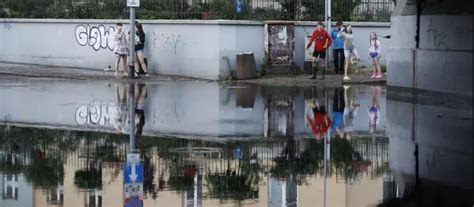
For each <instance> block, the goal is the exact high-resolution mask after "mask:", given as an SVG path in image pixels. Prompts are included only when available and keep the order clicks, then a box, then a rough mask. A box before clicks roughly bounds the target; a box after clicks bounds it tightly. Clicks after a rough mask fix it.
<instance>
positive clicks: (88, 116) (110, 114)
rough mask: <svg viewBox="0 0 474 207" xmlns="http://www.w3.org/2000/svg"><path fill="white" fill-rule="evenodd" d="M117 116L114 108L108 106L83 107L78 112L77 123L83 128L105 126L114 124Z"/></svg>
mask: <svg viewBox="0 0 474 207" xmlns="http://www.w3.org/2000/svg"><path fill="white" fill-rule="evenodd" d="M115 116H116V113H115V110H114V108H113V107H110V106H108V105H106V104H98V105H93V106H81V107H79V108H78V109H77V110H76V117H75V120H76V123H77V124H78V125H83V126H91V125H92V126H97V125H99V126H105V125H108V124H112V121H114V118H115Z"/></svg>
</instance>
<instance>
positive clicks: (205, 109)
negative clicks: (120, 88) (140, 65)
mask: <svg viewBox="0 0 474 207" xmlns="http://www.w3.org/2000/svg"><path fill="white" fill-rule="evenodd" d="M108 84H109V83H107V82H105V83H104V82H88V83H85V84H68V83H64V82H52V83H48V84H40V83H27V84H26V86H27V87H15V88H10V87H6V88H1V89H0V96H1V97H9V98H8V99H5V100H2V102H0V120H1V121H2V122H3V121H9V122H13V123H26V124H33V125H47V126H67V127H74V128H80V129H96V130H98V129H100V130H104V131H116V130H115V126H116V125H117V122H116V119H115V118H116V115H117V108H116V107H115V105H116V102H117V101H116V99H117V97H116V95H115V94H116V90H115V85H114V84H112V83H111V86H110V87H109V86H108ZM351 90H353V92H354V94H355V99H356V100H357V101H358V102H359V103H360V104H361V110H360V111H359V114H358V115H357V116H356V117H355V120H354V128H355V130H356V131H357V130H361V131H367V130H368V112H367V108H368V107H367V106H368V105H369V104H370V99H371V89H370V88H368V87H353V88H352V89H351ZM269 91H273V92H271V93H273V94H276V95H277V96H276V97H273V98H272V96H270V95H269V94H270V92H269ZM283 91H289V92H288V93H287V92H285V93H283ZM147 92H148V96H147V98H146V99H145V119H146V121H145V122H146V124H145V126H144V134H145V135H146V134H148V135H156V134H166V135H194V136H197V137H202V136H203V135H205V136H212V137H215V136H219V137H225V136H249V137H262V136H263V135H264V131H265V130H264V126H265V123H264V120H265V107H266V106H267V107H273V108H275V109H273V110H272V111H270V115H271V114H279V113H286V115H291V114H292V118H291V117H288V119H287V120H286V121H287V123H286V127H284V128H285V129H290V128H293V129H292V130H289V131H288V132H290V131H291V133H290V134H289V135H291V136H292V135H295V136H302V135H304V136H306V137H312V136H311V130H310V129H309V127H308V126H307V125H306V124H305V102H304V96H303V94H304V92H303V89H302V88H287V87H282V88H276V89H275V88H273V89H272V87H262V86H254V85H239V86H235V87H231V86H221V85H219V84H216V83H204V82H198V83H195V82H169V83H164V84H149V85H147ZM247 95H248V97H247ZM318 96H319V95H318ZM278 97H280V98H278ZM286 97H291V104H292V106H291V107H290V108H292V111H291V110H290V111H288V110H289V109H283V108H281V109H280V108H278V107H274V106H273V105H271V104H275V103H278V101H279V100H283V99H285V98H286ZM328 97H329V98H330V100H329V104H330V105H332V104H331V103H332V90H328ZM37 100H42V103H41V104H36V102H37ZM384 100H385V93H382V96H381V97H380V104H381V114H382V115H381V120H380V127H379V129H382V130H383V129H384V126H385V115H384V114H385V101H384ZM275 106H276V105H275ZM78 110H79V112H81V113H79V117H78ZM85 112H88V113H85ZM290 112H291V113H290ZM84 113H85V114H89V116H84ZM288 113H289V114H288ZM81 117H82V118H81ZM84 117H88V118H84ZM78 120H79V121H78ZM275 121H277V120H275ZM275 123H278V122H275ZM278 126H279V125H278V124H274V125H272V126H271V127H270V129H271V130H277V129H278ZM290 126H291V127H290Z"/></svg>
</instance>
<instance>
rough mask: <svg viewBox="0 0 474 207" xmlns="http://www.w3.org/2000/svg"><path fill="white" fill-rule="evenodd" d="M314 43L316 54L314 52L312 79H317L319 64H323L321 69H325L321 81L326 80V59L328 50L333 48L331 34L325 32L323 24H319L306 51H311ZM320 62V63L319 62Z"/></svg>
mask: <svg viewBox="0 0 474 207" xmlns="http://www.w3.org/2000/svg"><path fill="white" fill-rule="evenodd" d="M313 42H314V52H313V57H314V59H313V75H312V76H311V78H310V79H316V72H317V69H316V70H315V69H314V68H315V66H316V68H317V67H318V62H320V63H321V68H322V69H323V76H322V77H321V79H324V67H325V66H324V59H325V58H326V49H327V48H329V46H331V43H332V40H331V37H330V36H329V34H328V33H327V32H326V30H324V25H323V23H322V22H318V26H317V28H316V30H314V32H313V36H312V37H311V39H310V41H309V43H308V45H307V46H306V49H309V48H310V47H311V45H312V44H313ZM318 60H319V61H318Z"/></svg>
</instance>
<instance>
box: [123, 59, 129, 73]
mask: <svg viewBox="0 0 474 207" xmlns="http://www.w3.org/2000/svg"><path fill="white" fill-rule="evenodd" d="M122 63H123V71H122V73H125V71H128V61H127V56H126V55H123V56H122Z"/></svg>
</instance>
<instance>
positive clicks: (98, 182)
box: [74, 132, 107, 189]
mask: <svg viewBox="0 0 474 207" xmlns="http://www.w3.org/2000/svg"><path fill="white" fill-rule="evenodd" d="M78 135H79V136H80V137H82V138H84V139H85V140H86V143H85V147H86V154H85V159H86V167H85V168H82V169H80V170H77V171H76V172H75V173H74V184H75V185H76V186H77V187H78V188H80V189H101V188H102V163H101V160H100V158H99V155H101V156H102V157H104V154H101V153H93V152H92V151H91V149H90V148H91V147H90V145H91V141H92V140H91V139H92V138H93V137H94V138H96V137H97V136H98V135H97V134H95V133H91V132H79V133H78ZM95 147H96V148H98V146H97V145H96V146H95ZM105 157H107V156H106V155H105Z"/></svg>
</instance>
